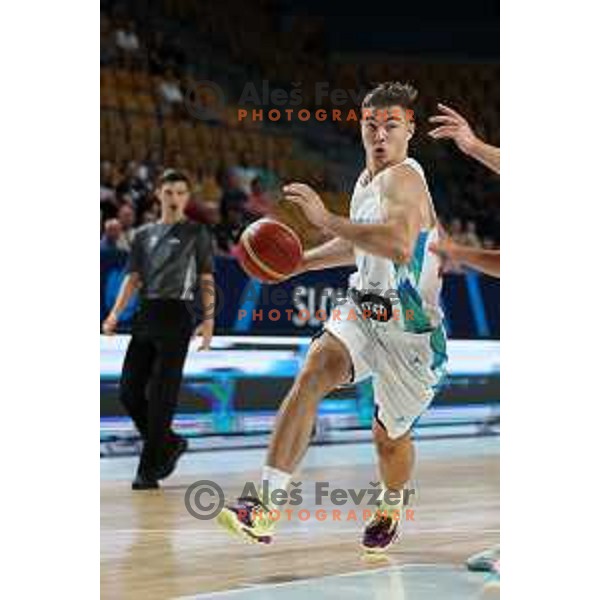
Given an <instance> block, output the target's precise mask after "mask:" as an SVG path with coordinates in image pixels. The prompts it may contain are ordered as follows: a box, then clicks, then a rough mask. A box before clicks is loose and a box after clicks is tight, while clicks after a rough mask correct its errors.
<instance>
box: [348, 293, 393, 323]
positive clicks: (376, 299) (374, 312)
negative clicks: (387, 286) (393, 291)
mask: <svg viewBox="0 0 600 600" xmlns="http://www.w3.org/2000/svg"><path fill="white" fill-rule="evenodd" d="M349 293H350V297H351V298H352V300H353V301H354V303H355V304H356V305H357V306H359V307H360V309H361V311H362V314H363V315H364V316H366V317H367V318H368V319H371V320H372V321H379V322H381V323H387V322H388V321H389V320H390V319H391V318H392V316H393V308H392V303H391V302H390V299H389V298H385V297H384V296H378V295H377V294H371V293H369V292H367V293H365V294H362V293H361V292H359V291H358V290H357V289H356V288H350V290H349Z"/></svg>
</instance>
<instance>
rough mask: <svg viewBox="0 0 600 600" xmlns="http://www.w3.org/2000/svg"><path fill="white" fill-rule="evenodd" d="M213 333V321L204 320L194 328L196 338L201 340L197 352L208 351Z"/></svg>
mask: <svg viewBox="0 0 600 600" xmlns="http://www.w3.org/2000/svg"><path fill="white" fill-rule="evenodd" d="M214 331H215V320H214V319H205V320H204V321H202V323H201V324H200V325H198V327H197V328H196V336H197V337H201V338H202V343H201V344H200V346H198V351H199V352H200V351H202V350H210V344H211V342H212V338H213V333H214Z"/></svg>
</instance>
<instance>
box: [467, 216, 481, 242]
mask: <svg viewBox="0 0 600 600" xmlns="http://www.w3.org/2000/svg"><path fill="white" fill-rule="evenodd" d="M463 243H464V244H465V245H467V246H473V247H475V248H480V247H481V241H480V239H479V236H478V235H477V225H476V224H475V221H467V228H466V231H465V233H464V235H463Z"/></svg>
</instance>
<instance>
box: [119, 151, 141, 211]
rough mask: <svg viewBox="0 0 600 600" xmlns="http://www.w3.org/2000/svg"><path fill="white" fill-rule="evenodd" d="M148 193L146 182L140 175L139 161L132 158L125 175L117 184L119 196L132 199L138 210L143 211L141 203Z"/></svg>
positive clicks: (121, 198)
mask: <svg viewBox="0 0 600 600" xmlns="http://www.w3.org/2000/svg"><path fill="white" fill-rule="evenodd" d="M146 194H147V188H146V184H145V183H144V181H143V180H142V179H141V178H140V176H139V171H138V163H137V162H136V161H134V160H131V161H129V162H128V163H127V167H126V169H125V177H124V178H123V179H122V180H121V181H120V183H119V184H118V185H117V198H118V199H120V200H124V199H125V200H126V199H131V201H132V202H133V205H134V206H135V209H136V211H141V210H142V206H141V204H142V201H143V200H144V199H145V197H146Z"/></svg>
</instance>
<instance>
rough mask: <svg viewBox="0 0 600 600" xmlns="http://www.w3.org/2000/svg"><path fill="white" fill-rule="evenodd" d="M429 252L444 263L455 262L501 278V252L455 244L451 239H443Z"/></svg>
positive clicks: (430, 247) (431, 246) (433, 245)
mask: <svg viewBox="0 0 600 600" xmlns="http://www.w3.org/2000/svg"><path fill="white" fill-rule="evenodd" d="M429 250H430V251H431V252H433V253H434V254H437V255H438V256H439V257H440V258H441V259H442V260H443V261H448V260H450V261H453V262H456V263H460V264H463V265H465V266H467V267H471V268H472V269H475V270H476V271H481V272H482V273H485V274H486V275H491V276H492V277H500V250H484V249H482V248H470V247H469V246H463V245H461V244H455V243H454V242H453V241H452V240H451V239H450V238H442V239H441V240H440V241H439V242H438V243H437V244H431V245H430V246H429Z"/></svg>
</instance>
